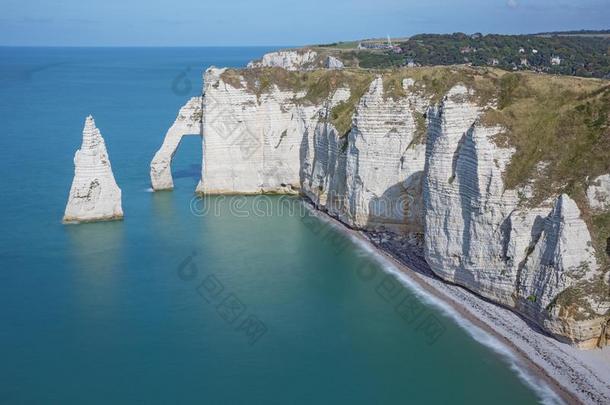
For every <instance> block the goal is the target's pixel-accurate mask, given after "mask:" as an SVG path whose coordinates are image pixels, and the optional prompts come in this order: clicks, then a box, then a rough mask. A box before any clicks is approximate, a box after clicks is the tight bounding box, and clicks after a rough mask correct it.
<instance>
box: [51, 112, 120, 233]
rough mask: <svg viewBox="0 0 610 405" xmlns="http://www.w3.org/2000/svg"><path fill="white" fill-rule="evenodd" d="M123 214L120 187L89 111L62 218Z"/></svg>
mask: <svg viewBox="0 0 610 405" xmlns="http://www.w3.org/2000/svg"><path fill="white" fill-rule="evenodd" d="M122 218H123V209H122V207H121V189H120V188H119V186H118V185H117V184H116V181H115V180H114V175H113V173H112V167H111V165H110V159H108V152H107V151H106V143H105V142H104V138H102V134H101V133H100V130H99V129H97V127H96V126H95V121H94V119H93V117H92V116H91V115H89V116H88V117H87V118H86V120H85V127H84V128H83V141H82V144H81V147H80V149H79V150H77V151H76V154H75V155H74V179H73V180H72V187H71V188H70V195H69V197H68V204H67V205H66V211H65V214H64V218H63V220H64V222H81V221H82V222H87V221H104V220H113V219H122Z"/></svg>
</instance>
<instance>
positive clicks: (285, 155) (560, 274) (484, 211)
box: [151, 56, 610, 347]
mask: <svg viewBox="0 0 610 405" xmlns="http://www.w3.org/2000/svg"><path fill="white" fill-rule="evenodd" d="M279 58H280V59H281V60H282V61H283V62H281V63H279V62H278V64H280V65H282V66H284V67H288V68H290V69H292V68H293V67H294V66H295V65H294V63H292V62H290V63H284V62H285V59H283V58H284V57H283V56H282V57H279ZM280 59H278V60H280ZM266 63H274V64H275V63H276V62H270V61H267V62H266ZM274 66H275V65H274ZM223 72H224V70H223V69H216V68H210V69H208V71H207V72H206V73H205V78H204V82H205V88H204V96H203V99H202V102H201V106H202V120H201V134H202V135H203V137H204V147H203V155H204V158H203V167H202V179H201V181H200V183H199V185H198V186H197V191H198V192H201V193H206V194H256V193H296V192H300V193H301V194H302V195H305V196H306V197H308V198H309V199H310V200H311V201H313V203H314V204H315V205H316V206H317V207H318V208H319V209H321V210H325V211H327V212H328V213H329V214H330V215H332V216H334V217H336V218H338V219H339V220H341V221H342V222H344V223H345V224H346V225H348V226H350V227H354V228H359V229H365V230H385V231H392V232H397V233H400V234H407V235H414V236H417V238H418V240H423V254H424V255H425V259H426V261H427V263H428V265H429V267H430V269H431V270H432V271H433V272H434V273H435V274H437V275H438V276H439V277H441V278H443V279H445V280H448V281H451V282H453V283H457V284H460V285H462V286H464V287H466V288H468V289H469V290H471V291H473V292H475V293H477V294H479V295H482V296H484V297H486V298H488V299H490V300H492V301H494V302H497V303H499V304H502V305H504V306H507V307H509V308H512V309H513V310H515V311H517V312H519V313H520V314H521V315H523V316H525V317H527V318H528V319H530V320H532V321H533V322H535V323H537V324H538V325H539V326H540V327H541V328H543V329H544V330H546V331H547V332H549V333H551V334H553V335H555V336H556V337H558V338H559V339H562V340H565V341H569V342H571V343H575V344H578V345H580V346H582V347H592V346H593V345H595V343H596V342H597V339H598V337H599V336H600V333H601V330H602V324H603V323H604V322H606V321H607V319H608V310H609V309H610V297H608V294H605V295H604V294H601V295H600V294H598V295H595V294H593V295H590V296H589V297H588V298H587V299H585V300H580V301H577V302H572V301H570V299H569V297H570V296H571V292H572V291H577V290H578V291H580V290H583V289H586V288H588V286H589V285H590V284H592V283H597V282H598V280H600V279H601V278H602V276H603V273H602V270H601V269H600V265H599V262H598V260H597V256H596V252H595V251H594V249H593V248H592V242H591V240H592V238H591V234H590V230H589V228H588V226H587V223H586V222H585V221H584V220H583V218H582V215H581V212H580V210H579V208H578V206H577V204H576V203H575V202H574V201H573V200H572V199H571V198H570V197H569V196H567V195H565V194H562V195H557V196H556V198H555V199H554V200H548V201H545V202H544V203H542V204H539V205H538V206H535V207H524V206H523V205H522V204H521V202H520V198H519V194H520V192H519V190H511V189H507V188H506V187H505V185H504V180H503V173H504V171H505V170H506V167H507V165H508V164H509V162H510V161H511V158H512V156H513V154H514V153H515V150H514V149H512V148H509V147H501V146H499V145H498V144H497V143H496V142H495V141H494V138H495V136H497V135H498V134H499V133H501V132H502V131H503V130H504V129H503V128H501V127H494V126H485V125H483V124H482V123H481V120H480V119H481V117H482V114H483V112H484V110H485V109H486V108H494V107H493V105H489V106H487V105H477V104H476V103H475V102H474V101H472V100H473V97H470V96H471V94H472V91H471V90H470V89H469V88H468V87H466V86H465V85H459V84H458V85H456V86H454V87H453V88H451V90H450V91H448V92H447V94H445V96H444V97H441V100H442V101H441V102H440V103H438V104H437V103H433V102H432V101H431V99H430V97H429V96H426V93H425V92H424V91H422V89H423V88H424V86H422V85H421V84H420V83H417V82H416V81H415V80H413V79H405V80H403V82H402V92H401V96H400V97H394V98H392V97H389V96H387V95H386V94H384V79H383V77H381V76H379V77H377V78H375V79H373V80H372V82H371V83H370V85H369V86H368V88H367V89H365V91H364V94H363V96H362V97H360V98H359V101H357V103H356V104H355V110H354V113H353V119H352V123H351V127H350V129H349V131H348V132H347V134H344V133H339V131H338V130H337V128H336V127H335V126H334V125H333V121H332V119H331V115H332V113H333V108H334V107H335V106H338V105H341V103H344V102H346V100H348V99H349V98H350V96H351V91H350V89H349V88H347V87H339V88H337V89H336V90H335V91H333V92H331V93H330V94H329V95H328V97H326V98H325V99H323V100H321V101H320V102H316V103H312V102H301V101H299V100H300V99H301V98H302V97H303V96H304V95H305V92H303V91H301V92H299V91H293V90H287V89H286V88H283V89H282V88H281V87H280V86H278V85H271V86H270V87H268V88H267V89H266V90H265V91H263V92H262V93H261V94H255V93H254V92H252V91H251V90H248V86H247V85H246V81H245V79H244V80H243V81H242V83H241V86H237V87H236V86H235V85H234V84H233V85H232V84H230V83H228V82H226V81H224V80H223V76H222V74H223ZM424 117H426V118H424ZM424 119H425V120H426V121H424ZM422 125H423V126H424V127H423V128H421V126H422ZM426 127H427V129H426ZM426 132H427V133H426ZM168 136H169V133H168ZM166 142H169V141H167V140H166ZM171 145H175V142H174V143H171ZM168 150H169V151H175V146H172V147H170V148H168ZM172 153H173V152H172ZM164 156H170V153H168V152H165V153H164ZM166 160H167V159H165V161H166ZM161 161H164V160H163V159H161ZM161 167H162V168H163V170H166V168H167V167H168V166H167V165H166V164H164V165H162V166H161ZM161 171H162V170H159V172H161ZM151 177H152V172H151ZM165 184H168V183H167V182H166V183H165ZM591 184H592V185H591V186H590V189H589V193H588V195H589V200H591V199H593V198H594V199H595V200H596V201H598V202H600V204H601V205H599V206H597V207H598V209H606V208H604V207H606V206H605V205H603V204H605V203H604V201H607V199H606V198H607V195H608V194H607V184H608V182H607V180H605V177H603V176H602V177H601V178H599V179H596V180H595V182H593V183H591ZM591 206H592V207H595V206H594V205H593V203H591ZM600 207H601V208H600ZM603 282H604V283H606V287H607V283H608V280H607V277H605V279H604V281H603ZM606 287H604V288H606ZM566 297H567V298H566Z"/></svg>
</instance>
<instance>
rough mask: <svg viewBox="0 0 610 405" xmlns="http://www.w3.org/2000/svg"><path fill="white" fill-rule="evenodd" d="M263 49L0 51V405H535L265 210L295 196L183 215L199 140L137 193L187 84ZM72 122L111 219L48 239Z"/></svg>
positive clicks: (63, 229)
mask: <svg viewBox="0 0 610 405" xmlns="http://www.w3.org/2000/svg"><path fill="white" fill-rule="evenodd" d="M267 50H268V49H265V48H156V49H155V48H148V49H145V48H140V49H129V48H124V49H110V48H109V49H105V48H98V49H78V48H72V49H61V48H52V49H51V48H39V49H37V48H0V123H1V128H2V134H1V136H0V170H1V171H0V173H1V175H2V192H1V193H0V212H2V217H1V221H2V222H1V225H2V227H1V228H2V232H1V233H0V314H1V318H0V322H1V324H0V325H1V326H0V403H61V404H83V403H100V404H106V403H207V404H232V403H236V404H237V403H266V404H311V403H320V404H336V403H352V404H376V403H392V404H394V403H414V404H415V403H436V404H441V403H442V404H446V403H468V404H487V403H492V402H493V403H496V404H503V403H506V404H514V403H534V402H537V401H540V399H541V396H540V395H541V394H540V393H536V392H535V391H534V390H533V388H532V386H531V384H530V385H528V384H526V383H525V381H524V380H523V379H521V378H519V377H518V375H517V372H515V371H514V370H513V369H511V367H510V366H509V362H507V360H506V359H504V358H502V357H500V356H499V355H498V354H497V353H496V352H494V351H493V350H491V349H490V348H488V347H485V346H483V345H481V344H480V343H478V342H477V341H475V340H474V339H473V338H471V337H470V335H469V334H468V333H467V332H466V331H465V330H464V329H462V328H461V327H459V326H458V325H457V324H456V323H455V322H454V321H453V320H452V319H451V318H449V317H447V316H446V315H444V314H443V313H441V312H439V310H437V309H436V308H435V307H434V306H431V305H430V304H427V303H425V302H423V301H421V300H420V299H419V298H417V296H415V295H413V294H412V292H410V291H409V290H407V289H406V288H404V287H402V286H401V285H399V284H398V283H397V282H396V280H395V279H394V278H392V277H390V278H387V276H385V275H384V273H383V271H382V268H381V267H380V266H379V265H378V264H376V263H375V262H373V261H372V260H371V259H369V258H368V255H367V254H366V253H365V252H363V251H362V249H361V248H359V247H358V246H356V245H355V244H353V243H352V242H351V241H349V240H348V239H346V238H345V237H344V236H342V235H340V234H339V233H337V232H336V231H334V230H333V229H332V228H329V227H328V226H326V225H324V223H322V222H319V221H318V220H317V219H315V218H309V217H305V218H303V217H302V216H300V215H289V212H288V211H287V210H280V207H285V206H291V207H295V206H297V204H298V203H297V202H296V201H289V200H288V201H286V200H281V199H279V198H277V197H276V198H271V199H269V200H266V201H267V202H269V203H270V204H271V205H270V207H271V208H270V210H269V211H265V214H264V215H258V216H256V215H236V214H235V210H234V209H231V207H232V205H231V204H233V203H232V202H230V201H229V200H226V199H224V200H223V199H221V198H209V199H206V200H205V201H203V202H202V201H195V202H194V204H192V197H193V190H194V188H195V185H196V183H197V180H198V178H199V172H200V160H201V148H200V139H199V138H197V137H190V138H186V139H185V140H184V141H183V144H182V145H181V148H180V150H179V152H178V154H177V156H176V161H175V165H174V180H175V190H174V191H173V192H164V193H150V192H149V191H148V188H149V178H148V170H149V163H150V160H151V158H152V156H153V154H154V152H155V151H156V149H157V148H158V147H159V145H160V144H161V141H162V138H163V135H164V133H165V131H166V130H167V128H168V126H169V125H170V124H171V123H172V122H173V120H174V118H175V115H176V112H177V110H178V108H179V107H180V106H181V105H182V104H183V103H184V101H185V100H186V99H187V98H188V97H189V96H191V95H196V94H197V93H198V92H199V89H200V86H201V80H200V73H201V70H202V69H203V68H204V67H207V66H209V65H212V64H213V65H217V66H242V65H244V64H245V63H246V62H247V61H248V60H250V59H252V58H255V57H257V56H259V55H261V54H262V53H264V52H265V51H267ZM89 113H92V114H93V115H94V117H95V119H96V123H97V125H98V127H99V128H100V130H101V131H102V134H103V136H104V138H105V139H106V143H107V145H108V150H109V154H110V159H111V162H112V166H113V169H114V173H115V177H116V179H117V182H118V183H119V186H120V187H121V188H122V190H123V209H124V211H125V220H124V221H122V222H112V223H96V224H83V225H70V226H65V225H62V224H61V217H62V214H63V210H64V207H65V203H66V198H67V195H68V191H69V188H70V183H71V179H72V175H73V162H72V159H73V155H74V152H75V150H76V149H77V148H78V147H79V145H80V141H81V131H82V126H83V122H84V118H85V116H86V115H87V114H89ZM256 201H257V200H255V199H254V198H247V199H244V200H243V204H244V206H243V207H241V202H240V203H239V204H240V207H241V208H240V212H243V211H246V212H250V213H252V212H253V211H252V204H255V203H256ZM203 207H208V208H209V207H214V210H211V211H210V212H209V213H208V214H207V215H195V214H194V213H193V211H195V213H198V214H201V211H200V210H201V209H202V208H203ZM193 208H194V209H193ZM259 208H260V207H259ZM248 210H249V211H248ZM259 213H260V211H259Z"/></svg>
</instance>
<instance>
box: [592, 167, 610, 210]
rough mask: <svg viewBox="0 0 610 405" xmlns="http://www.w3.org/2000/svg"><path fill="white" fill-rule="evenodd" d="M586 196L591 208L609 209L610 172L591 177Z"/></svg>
mask: <svg viewBox="0 0 610 405" xmlns="http://www.w3.org/2000/svg"><path fill="white" fill-rule="evenodd" d="M587 198H588V200H589V205H590V206H591V208H593V209H596V210H608V209H610V174H604V175H601V176H599V177H596V178H595V179H593V182H592V183H591V185H589V187H588V188H587Z"/></svg>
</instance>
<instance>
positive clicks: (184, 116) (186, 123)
mask: <svg viewBox="0 0 610 405" xmlns="http://www.w3.org/2000/svg"><path fill="white" fill-rule="evenodd" d="M201 103H202V97H193V98H191V99H190V100H189V101H188V102H187V103H186V104H185V105H184V106H183V107H182V108H181V109H180V112H178V116H177V117H176V121H174V123H173V124H172V126H171V127H170V128H169V129H168V130H167V133H166V134H165V139H163V144H162V145H161V148H159V150H158V151H157V153H155V156H154V158H153V160H152V162H150V182H151V184H152V188H153V190H155V191H159V190H172V189H173V188H174V181H173V179H172V169H171V163H172V159H173V158H174V155H175V154H176V150H178V146H179V145H180V141H181V140H182V137H183V136H186V135H198V136H201V132H202V129H201V122H202V118H203V108H202V104H201Z"/></svg>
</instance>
